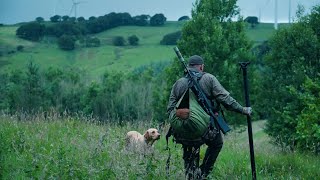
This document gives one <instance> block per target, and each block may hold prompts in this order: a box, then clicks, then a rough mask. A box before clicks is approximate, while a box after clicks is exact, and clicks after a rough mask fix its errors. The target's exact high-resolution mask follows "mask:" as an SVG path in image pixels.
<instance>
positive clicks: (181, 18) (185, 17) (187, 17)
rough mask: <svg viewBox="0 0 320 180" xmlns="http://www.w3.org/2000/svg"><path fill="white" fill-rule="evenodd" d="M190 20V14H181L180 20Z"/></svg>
mask: <svg viewBox="0 0 320 180" xmlns="http://www.w3.org/2000/svg"><path fill="white" fill-rule="evenodd" d="M187 20H190V18H189V16H181V17H180V18H179V19H178V21H187Z"/></svg>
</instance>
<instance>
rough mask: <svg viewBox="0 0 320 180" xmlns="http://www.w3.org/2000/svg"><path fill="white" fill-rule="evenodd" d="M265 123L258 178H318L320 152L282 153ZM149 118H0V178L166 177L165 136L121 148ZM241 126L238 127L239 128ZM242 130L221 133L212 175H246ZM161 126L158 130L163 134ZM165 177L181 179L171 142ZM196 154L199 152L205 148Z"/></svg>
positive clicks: (259, 128)
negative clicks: (144, 146) (143, 151)
mask: <svg viewBox="0 0 320 180" xmlns="http://www.w3.org/2000/svg"><path fill="white" fill-rule="evenodd" d="M264 124H265V122H264V121H258V122H255V123H254V124H253V130H254V133H253V134H254V145H255V155H256V156H255V157H256V166H257V177H258V179H319V178H320V171H319V169H318V168H319V167H320V157H319V156H313V155H308V154H300V153H297V152H295V153H292V152H282V151H280V149H278V148H276V147H275V146H273V145H272V144H270V143H269V139H268V137H267V136H266V134H265V133H264V132H263V127H264ZM151 126H154V125H153V124H152V123H149V122H145V123H134V124H132V123H127V124H126V125H124V126H118V125H112V124H99V123H96V122H95V121H94V120H91V119H86V118H70V117H65V118H58V117H54V118H47V119H46V120H44V119H43V117H41V116H39V117H38V118H37V119H35V120H33V121H23V120H17V117H9V116H1V117H0V147H1V148H0V179H166V178H167V177H166V169H165V167H166V160H167V158H168V151H166V150H165V138H163V137H162V138H161V139H160V140H159V141H158V142H156V143H155V147H154V149H155V150H154V154H152V155H150V154H149V155H146V156H142V155H138V154H134V153H130V152H127V151H126V150H125V149H124V143H125V142H124V137H125V134H126V132H128V131H129V130H137V131H140V132H141V133H142V132H144V131H145V130H146V129H147V128H149V127H151ZM241 130H242V131H241ZM244 130H245V129H238V130H234V131H232V132H231V133H229V134H228V135H227V136H225V137H224V139H225V144H224V147H223V149H222V152H221V153H220V156H219V157H218V159H217V162H216V166H215V169H214V172H213V173H212V174H211V175H210V176H211V178H212V179H251V169H250V159H249V148H248V141H247V139H248V138H247V134H246V131H244ZM164 134H165V130H162V135H163V136H164ZM169 145H170V148H171V153H172V156H171V162H170V175H169V179H184V178H183V176H184V171H183V163H182V152H181V148H180V146H179V145H174V143H172V142H171V141H170V143H169ZM201 149H202V150H201V153H200V156H201V158H203V156H204V149H205V148H204V147H202V148H201Z"/></svg>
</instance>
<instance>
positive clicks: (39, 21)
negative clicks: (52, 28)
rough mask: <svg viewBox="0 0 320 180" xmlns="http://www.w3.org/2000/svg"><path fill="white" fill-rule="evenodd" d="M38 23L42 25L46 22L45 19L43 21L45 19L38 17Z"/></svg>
mask: <svg viewBox="0 0 320 180" xmlns="http://www.w3.org/2000/svg"><path fill="white" fill-rule="evenodd" d="M36 21H37V22H38V23H42V22H43V21H44V19H43V17H37V18H36Z"/></svg>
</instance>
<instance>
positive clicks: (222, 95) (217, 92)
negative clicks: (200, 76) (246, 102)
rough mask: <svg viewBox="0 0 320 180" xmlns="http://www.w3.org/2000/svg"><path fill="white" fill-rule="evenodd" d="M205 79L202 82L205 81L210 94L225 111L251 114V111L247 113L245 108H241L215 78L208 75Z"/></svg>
mask: <svg viewBox="0 0 320 180" xmlns="http://www.w3.org/2000/svg"><path fill="white" fill-rule="evenodd" d="M205 78H206V79H204V80H205V81H207V83H208V84H209V87H211V88H210V89H211V91H210V93H211V94H212V95H213V97H214V98H215V99H216V100H217V101H218V102H219V103H221V104H222V105H223V106H224V107H225V108H226V109H228V110H231V111H234V112H238V113H241V114H247V115H250V114H251V111H250V112H249V110H248V108H247V107H243V106H241V104H239V103H238V102H237V101H236V100H235V99H234V98H233V97H231V96H230V93H229V92H228V91H227V90H226V89H224V87H223V86H222V85H221V84H220V82H219V81H218V79H217V78H216V77H215V76H213V75H211V74H209V75H208V76H206V77H205Z"/></svg>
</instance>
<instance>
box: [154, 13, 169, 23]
mask: <svg viewBox="0 0 320 180" xmlns="http://www.w3.org/2000/svg"><path fill="white" fill-rule="evenodd" d="M166 20H167V18H166V17H165V16H164V15H163V14H161V13H160V14H155V15H154V16H152V17H151V18H150V25H151V26H161V25H163V24H164V23H165V22H166Z"/></svg>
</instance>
